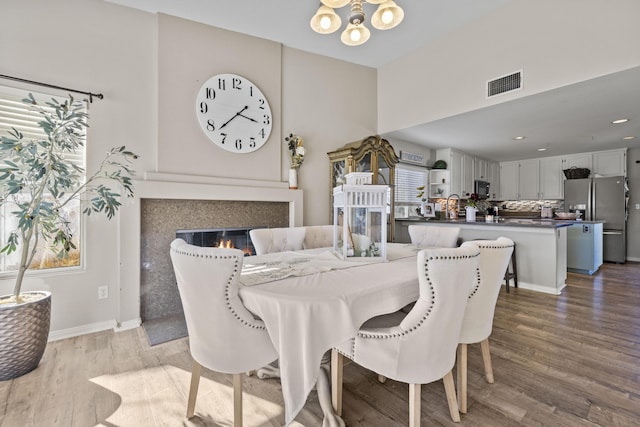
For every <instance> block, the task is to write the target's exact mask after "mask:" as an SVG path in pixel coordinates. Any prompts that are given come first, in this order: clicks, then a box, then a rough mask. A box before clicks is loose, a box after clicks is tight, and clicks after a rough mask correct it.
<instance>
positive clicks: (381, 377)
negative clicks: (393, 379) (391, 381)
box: [378, 374, 387, 384]
mask: <svg viewBox="0 0 640 427" xmlns="http://www.w3.org/2000/svg"><path fill="white" fill-rule="evenodd" d="M378 382H379V383H380V384H384V383H385V382H387V377H385V376H384V375H380V374H378Z"/></svg>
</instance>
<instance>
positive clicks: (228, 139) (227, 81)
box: [195, 74, 273, 154]
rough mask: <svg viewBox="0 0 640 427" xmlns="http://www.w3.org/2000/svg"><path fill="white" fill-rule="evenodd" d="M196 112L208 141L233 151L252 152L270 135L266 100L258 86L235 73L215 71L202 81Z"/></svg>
mask: <svg viewBox="0 0 640 427" xmlns="http://www.w3.org/2000/svg"><path fill="white" fill-rule="evenodd" d="M195 113H196V115H197V118H198V122H199V123H200V127H201V128H202V130H203V131H204V134H205V135H206V136H207V137H208V138H209V139H210V140H211V142H213V143H214V144H215V145H217V146H218V147H219V148H221V149H223V150H226V151H229V152H232V153H237V154H246V153H251V152H254V151H256V150H258V149H259V148H261V147H262V146H264V144H265V143H266V142H267V141H268V140H269V136H270V135H271V129H272V126H273V117H272V111H271V107H270V106H269V101H268V100H267V98H266V97H265V95H264V93H262V91H261V90H260V87H259V86H256V85H255V84H254V83H253V82H252V81H251V80H248V79H246V78H244V77H243V76H239V75H237V74H218V75H215V76H212V77H211V78H209V79H208V80H207V81H206V82H204V83H203V85H202V86H201V87H200V91H199V92H198V96H197V98H196V104H195Z"/></svg>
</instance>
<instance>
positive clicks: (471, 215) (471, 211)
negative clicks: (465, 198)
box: [465, 206, 476, 222]
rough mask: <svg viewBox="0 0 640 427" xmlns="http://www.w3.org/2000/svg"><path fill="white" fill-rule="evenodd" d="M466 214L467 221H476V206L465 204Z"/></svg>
mask: <svg viewBox="0 0 640 427" xmlns="http://www.w3.org/2000/svg"><path fill="white" fill-rule="evenodd" d="M465 211H466V214H467V222H475V221H476V208H475V207H474V206H467V207H466V208H465Z"/></svg>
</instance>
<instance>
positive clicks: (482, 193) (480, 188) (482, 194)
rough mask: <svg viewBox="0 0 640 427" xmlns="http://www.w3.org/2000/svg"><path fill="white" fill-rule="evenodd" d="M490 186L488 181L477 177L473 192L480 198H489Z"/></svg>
mask: <svg viewBox="0 0 640 427" xmlns="http://www.w3.org/2000/svg"><path fill="white" fill-rule="evenodd" d="M490 186H491V185H490V184H489V182H488V181H480V180H478V179H476V180H475V182H474V184H473V192H474V193H476V194H477V195H478V198H479V199H488V198H489V191H490V190H489V187H490Z"/></svg>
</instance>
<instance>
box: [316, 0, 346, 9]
mask: <svg viewBox="0 0 640 427" xmlns="http://www.w3.org/2000/svg"><path fill="white" fill-rule="evenodd" d="M320 1H321V2H322V4H323V5H325V6H327V7H330V8H332V9H337V8H339V7H343V6H346V5H348V4H349V2H350V1H351V0H320Z"/></svg>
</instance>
